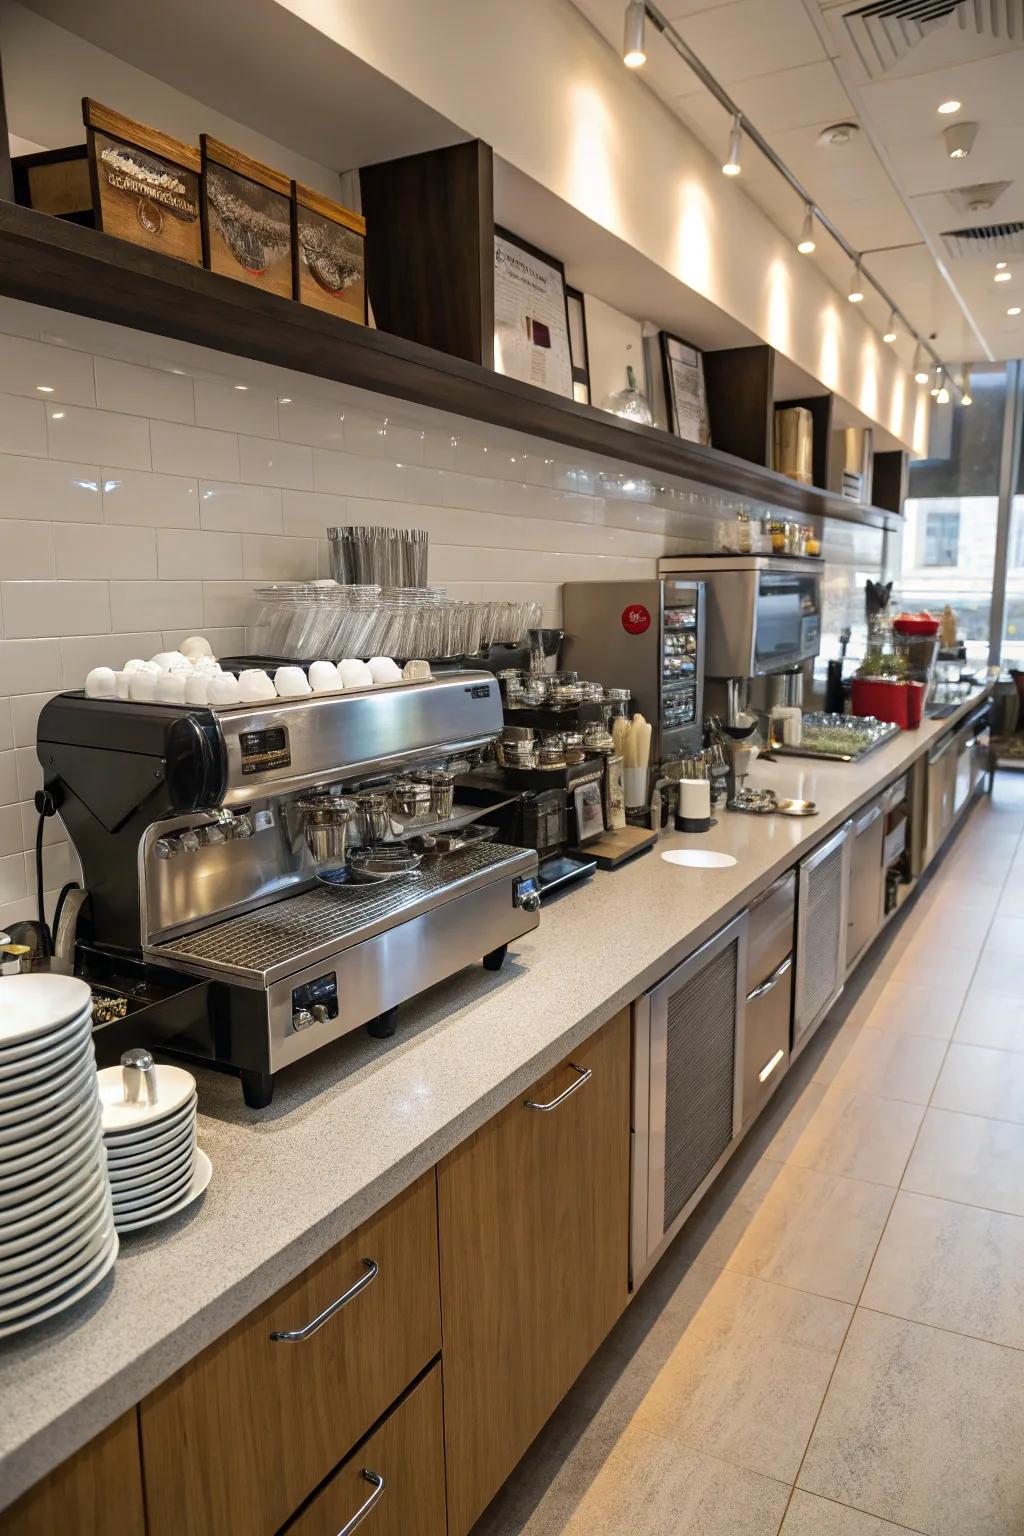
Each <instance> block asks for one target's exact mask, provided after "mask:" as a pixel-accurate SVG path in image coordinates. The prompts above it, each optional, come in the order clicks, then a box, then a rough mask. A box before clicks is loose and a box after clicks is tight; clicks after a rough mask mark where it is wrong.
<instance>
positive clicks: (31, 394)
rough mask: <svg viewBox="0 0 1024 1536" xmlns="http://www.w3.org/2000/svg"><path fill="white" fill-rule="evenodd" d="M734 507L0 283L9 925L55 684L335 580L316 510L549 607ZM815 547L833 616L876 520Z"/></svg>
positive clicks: (249, 618)
mask: <svg viewBox="0 0 1024 1536" xmlns="http://www.w3.org/2000/svg"><path fill="white" fill-rule="evenodd" d="M243 385H244V386H245V387H244V388H241V387H239V386H243ZM40 386H45V391H44V390H42V389H41V388H40ZM739 505H740V504H739V503H737V502H735V501H731V500H729V499H728V498H725V497H724V496H722V495H720V494H719V493H717V492H711V491H707V490H706V489H703V488H701V487H698V486H693V485H690V484H689V483H687V482H685V481H681V480H672V479H653V478H652V477H651V476H650V475H649V474H647V472H646V471H643V470H634V471H632V472H631V471H630V469H629V467H628V466H623V465H621V464H618V463H613V462H611V461H605V460H602V459H600V458H599V457H597V456H594V455H586V454H576V453H573V452H570V451H569V450H567V449H562V448H559V447H557V446H555V445H553V444H550V443H546V442H543V441H541V440H539V439H532V438H520V437H517V436H515V435H513V434H511V433H508V432H505V431H502V430H499V429H496V428H488V427H484V426H481V425H479V424H477V423H471V422H465V421H462V420H461V419H460V418H458V417H453V416H447V415H445V414H443V413H441V412H436V411H430V410H427V409H425V408H421V407H416V406H411V405H405V404H399V403H396V402H393V401H390V400H387V399H385V398H383V397H381V396H376V395H373V394H370V393H368V392H366V391H362V390H356V389H351V388H348V387H346V386H343V385H337V384H332V383H330V382H328V381H325V380H321V379H313V378H308V377H305V376H303V375H300V374H292V373H288V372H287V371H286V370H284V369H278V368H272V367H269V366H266V365H264V364H261V363H253V362H247V361H243V360H239V359H235V358H231V357H226V356H224V355H222V354H220V353H216V352H212V351H208V350H206V349H204V348H200V347H193V346H190V345H188V344H186V343H183V342H173V341H167V340H163V339H161V338H158V337H153V336H149V335H145V334H143V333H141V332H137V331H132V330H126V329H123V328H120V327H117V326H111V325H106V324H104V323H102V322H100V321H94V320H87V319H84V318H81V317H78V316H71V315H64V314H61V313H58V312H57V311H53V310H48V309H42V308H38V307H36V306H32V305H27V304H21V303H18V302H17V301H15V300H10V299H2V300H0V927H3V926H4V924H5V923H8V922H13V921H15V920H16V919H17V918H20V917H24V916H30V915H32V914H33V912H34V899H33V895H32V893H33V890H34V872H33V864H32V855H31V852H30V850H31V849H32V848H33V846H34V837H35V813H34V811H33V808H32V805H31V800H32V796H33V794H34V792H35V790H36V789H37V788H38V787H39V786H40V783H41V775H40V770H39V765H38V763H37V760H36V754H35V729H36V720H37V717H38V714H39V710H40V708H41V707H42V705H43V703H44V702H45V700H46V699H47V698H48V697H50V695H51V694H52V693H54V692H56V691H58V690H60V689H65V688H77V687H81V685H82V683H83V681H84V678H85V674H86V673H87V672H88V670H89V669H90V668H91V667H94V666H98V665H108V666H117V665H120V664H121V663H123V662H124V661H126V660H127V659H128V658H129V657H131V656H142V657H148V656H150V655H152V654H153V653H154V652H155V651H158V650H162V649H165V648H166V647H169V646H174V645H176V644H177V643H179V642H180V641H181V640H182V639H183V638H184V637H185V636H186V635H188V634H193V633H196V632H200V633H205V634H206V635H208V636H209V637H210V639H211V641H212V643H213V645H214V647H215V649H216V650H217V651H218V652H219V654H221V655H225V654H228V653H232V652H234V653H237V652H238V651H239V650H241V649H242V648H243V647H244V646H245V644H246V626H247V625H251V624H253V623H254V622H255V620H256V619H257V617H258V614H259V608H260V601H259V598H258V596H256V595H255V593H256V589H257V588H258V587H259V586H261V585H263V584H265V583H266V582H268V581H271V580H275V579H276V580H288V579H301V578H309V577H312V576H315V575H317V574H320V575H329V574H330V570H329V557H328V545H327V542H326V536H325V533H326V529H327V527H328V526H329V525H331V524H336V523H344V522H353V523H373V522H375V523H391V524H395V525H405V526H416V527H424V528H427V529H428V530H429V533H430V562H429V577H430V580H431V582H436V583H439V584H441V585H444V586H446V587H447V588H448V591H449V592H450V593H451V594H452V595H454V596H457V597H461V598H473V599H486V598H519V599H530V600H534V601H536V602H539V603H540V604H541V605H542V609H543V613H544V621H545V622H546V623H548V624H557V623H558V622H559V621H560V617H561V599H560V586H561V583H562V582H564V581H569V580H573V579H583V580H586V579H628V578H629V576H630V575H635V576H638V577H648V576H651V575H653V574H654V573H655V570H656V561H657V559H658V557H659V556H660V555H662V554H664V553H667V552H670V551H675V552H679V551H682V550H686V549H705V550H706V549H709V548H712V547H713V546H714V538H715V524H716V522H717V520H718V519H720V518H721V517H723V516H730V517H731V516H733V515H735V512H736V511H737V510H738V507H739ZM751 510H756V508H751ZM825 548H826V552H827V553H828V552H829V551H831V550H834V553H835V556H836V562H837V563H836V564H835V565H834V566H830V568H829V570H830V591H831V592H832V598H831V599H830V608H831V611H832V612H833V613H834V614H837V615H838V614H841V613H842V612H843V611H844V609H843V604H844V603H846V602H847V601H849V602H852V603H853V604H854V606H856V602H857V601H858V598H857V593H856V573H857V570H858V569H859V567H860V566H861V565H862V564H863V562H864V561H865V560H868V561H871V560H874V562H875V564H876V566H877V563H878V561H879V560H880V558H881V535H880V534H877V533H874V532H873V531H871V530H859V531H856V532H852V531H851V530H849V529H846V528H844V527H842V526H839V527H836V528H834V529H832V528H830V529H829V530H827V532H826V545H825ZM605 681H613V680H611V679H605ZM47 838H48V846H47V849H46V861H45V884H46V889H47V892H48V899H49V900H50V902H51V903H52V900H53V897H54V895H55V893H56V891H57V890H58V889H59V888H60V886H61V885H62V884H63V883H64V881H65V880H66V879H69V878H73V877H75V876H76V873H77V871H76V864H75V861H74V858H73V855H72V852H71V850H70V848H69V847H68V845H67V844H66V842H64V841H62V839H61V830H60V827H59V825H58V824H57V823H55V822H51V823H50V824H49V826H48V828H47Z"/></svg>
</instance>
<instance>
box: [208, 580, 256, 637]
mask: <svg viewBox="0 0 1024 1536" xmlns="http://www.w3.org/2000/svg"><path fill="white" fill-rule="evenodd" d="M262 586H266V582H265V581H204V582H203V605H204V610H205V624H206V626H207V627H209V626H210V625H214V626H217V627H227V628H235V627H237V626H241V627H243V628H244V627H246V626H247V625H250V624H255V623H256V621H257V619H258V618H259V615H260V609H261V608H262V606H263V604H262V601H261V599H260V598H258V597H257V596H256V588H257V587H262Z"/></svg>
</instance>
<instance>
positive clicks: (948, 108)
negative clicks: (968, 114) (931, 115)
mask: <svg viewBox="0 0 1024 1536" xmlns="http://www.w3.org/2000/svg"><path fill="white" fill-rule="evenodd" d="M935 110H936V112H941V113H942V114H943V116H947V115H948V114H949V113H950V112H959V111H960V103H959V102H958V101H943V102H941V103H940V104H939V106H937V107H936V109H935Z"/></svg>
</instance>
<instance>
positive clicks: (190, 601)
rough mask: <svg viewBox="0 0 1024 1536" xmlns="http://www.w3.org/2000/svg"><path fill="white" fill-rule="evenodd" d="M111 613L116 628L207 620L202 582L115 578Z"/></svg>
mask: <svg viewBox="0 0 1024 1536" xmlns="http://www.w3.org/2000/svg"><path fill="white" fill-rule="evenodd" d="M110 616H111V624H110V626H109V627H110V628H112V629H114V630H115V631H121V630H136V629H143V628H144V627H145V625H147V624H152V625H155V626H156V627H157V628H159V629H164V628H170V627H171V626H172V625H179V624H187V625H195V626H197V627H198V626H199V625H201V624H202V622H203V586H202V582H200V581H163V580H160V581H112V582H111V583H110ZM69 633H77V631H69ZM82 633H86V631H85V630H83V631H82Z"/></svg>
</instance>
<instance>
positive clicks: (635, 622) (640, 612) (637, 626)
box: [622, 603, 651, 635]
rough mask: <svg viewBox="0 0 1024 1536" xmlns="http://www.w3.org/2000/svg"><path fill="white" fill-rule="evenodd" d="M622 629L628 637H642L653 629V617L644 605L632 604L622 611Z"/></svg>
mask: <svg viewBox="0 0 1024 1536" xmlns="http://www.w3.org/2000/svg"><path fill="white" fill-rule="evenodd" d="M622 627H623V629H624V630H625V631H626V634H627V635H642V634H643V633H644V631H645V630H647V629H650V627H651V616H650V614H649V613H648V611H647V609H646V608H645V607H644V605H643V603H630V604H629V605H628V606H627V607H625V608H623V610H622Z"/></svg>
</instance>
